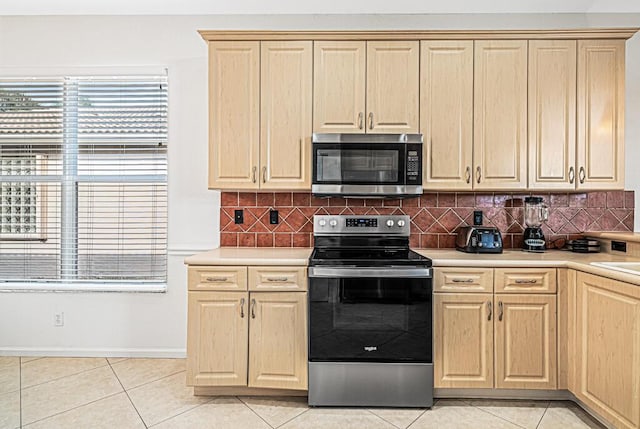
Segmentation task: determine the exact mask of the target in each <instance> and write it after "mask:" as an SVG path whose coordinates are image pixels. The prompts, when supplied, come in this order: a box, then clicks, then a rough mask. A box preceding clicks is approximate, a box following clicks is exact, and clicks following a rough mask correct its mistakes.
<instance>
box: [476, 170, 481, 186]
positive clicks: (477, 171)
mask: <svg viewBox="0 0 640 429" xmlns="http://www.w3.org/2000/svg"><path fill="white" fill-rule="evenodd" d="M480 179H482V170H481V169H480V166H478V167H476V182H478V183H480Z"/></svg>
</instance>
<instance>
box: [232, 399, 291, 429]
mask: <svg viewBox="0 0 640 429" xmlns="http://www.w3.org/2000/svg"><path fill="white" fill-rule="evenodd" d="M235 398H236V399H237V400H238V401H240V403H241V404H242V405H244V406H245V407H247V408H248V409H249V410H250V411H251V412H252V413H253V414H255V415H256V416H258V417H259V418H260V420H262V421H263V422H265V423H266V424H267V426H269V427H270V428H271V429H273V426H271V423H269V422H268V421H266V420H265V419H264V418H263V417H262V416H261V415H260V414H258V413H256V412H255V411H254V410H253V408H251V407H250V406H249V405H247V403H246V402H244V401H243V400H242V399H241V397H240V396H235ZM296 417H297V416H296Z"/></svg>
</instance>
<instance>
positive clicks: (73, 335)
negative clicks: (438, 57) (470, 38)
mask: <svg viewBox="0 0 640 429" xmlns="http://www.w3.org/2000/svg"><path fill="white" fill-rule="evenodd" d="M604 26H640V14H625V15H559V14H554V15H539V14H530V15H487V14H484V15H393V16H383V15H368V16H364V15H359V16H331V15H321V16H292V15H280V16H273V15H272V16H250V15H244V16H199V17H198V16H173V17H172V16H103V17H97V16H92V17H82V16H73V17H69V16H66V17H65V16H60V17H38V16H31V17H0V72H1V73H5V74H6V73H8V71H11V70H12V69H14V68H15V70H17V69H22V70H24V69H32V70H39V71H40V72H42V71H43V70H44V71H45V72H46V70H48V69H51V68H54V67H61V68H73V67H90V66H109V67H114V66H144V65H153V66H158V65H159V66H166V67H168V69H169V82H170V83H169V85H170V86H169V91H170V92H169V97H170V112H169V114H170V116H169V129H170V135H169V268H168V269H169V274H168V276H169V279H168V291H167V293H165V294H127V293H3V294H0V354H11V353H13V354H38V353H45V354H50V355H51V354H63V355H64V354H66V355H91V354H97V355H120V354H129V355H138V356H180V355H183V354H184V349H185V336H186V335H185V334H186V271H185V268H184V266H183V265H182V259H183V258H184V256H185V255H186V254H189V253H193V252H196V251H198V250H201V249H207V248H213V247H216V246H217V245H218V229H219V220H218V207H219V193H218V192H213V191H208V190H207V189H206V183H207V165H206V159H207V83H206V79H207V58H206V54H207V50H206V45H205V43H204V42H203V41H202V39H201V38H200V36H199V35H198V34H197V32H196V30H198V29H225V28H226V29H394V28H395V29H410V28H418V29H420V28H439V29H481V28H484V29H491V28H496V29H504V28H532V29H533V28H584V27H604ZM626 143H627V188H628V189H634V190H636V192H637V194H638V195H637V196H636V205H640V169H638V168H637V166H636V165H634V163H633V161H634V160H640V36H637V35H636V36H635V37H634V38H633V39H631V40H630V41H629V42H628V43H627V121H626ZM636 163H637V161H636ZM635 229H636V230H637V231H640V222H639V221H638V219H636V228H635ZM0 263H2V261H1V260H0ZM58 311H64V313H65V326H64V327H62V328H54V327H53V314H54V312H58Z"/></svg>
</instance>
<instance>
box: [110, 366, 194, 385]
mask: <svg viewBox="0 0 640 429" xmlns="http://www.w3.org/2000/svg"><path fill="white" fill-rule="evenodd" d="M111 369H112V370H113V367H111ZM181 372H187V370H186V369H181V370H180V371H176V372H172V373H171V374H167V375H163V376H162V377H160V378H156V379H155V380H151V381H145V382H144V383H142V384H138V385H136V386H132V387H129V388H127V389H125V388H124V386H122V388H123V389H124V390H126V391H129V390H135V389H137V388H139V387H142V386H146V385H147V384H151V383H155V382H156V381H160V380H164V379H165V378H168V377H171V376H173V375H176V374H180V373H181ZM114 373H115V370H114ZM116 377H117V375H116ZM118 381H120V379H118Z"/></svg>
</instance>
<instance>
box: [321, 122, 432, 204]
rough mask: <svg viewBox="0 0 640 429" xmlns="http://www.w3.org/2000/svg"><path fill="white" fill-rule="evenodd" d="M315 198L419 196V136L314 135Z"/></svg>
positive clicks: (420, 189)
mask: <svg viewBox="0 0 640 429" xmlns="http://www.w3.org/2000/svg"><path fill="white" fill-rule="evenodd" d="M312 146H313V151H312V152H313V168H312V172H313V180H312V185H311V192H312V193H313V195H315V196H318V197H332V196H336V197H359V198H363V197H364V198H409V197H416V196H419V195H421V194H422V134H333V133H330V134H329V133H316V134H313V138H312Z"/></svg>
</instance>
